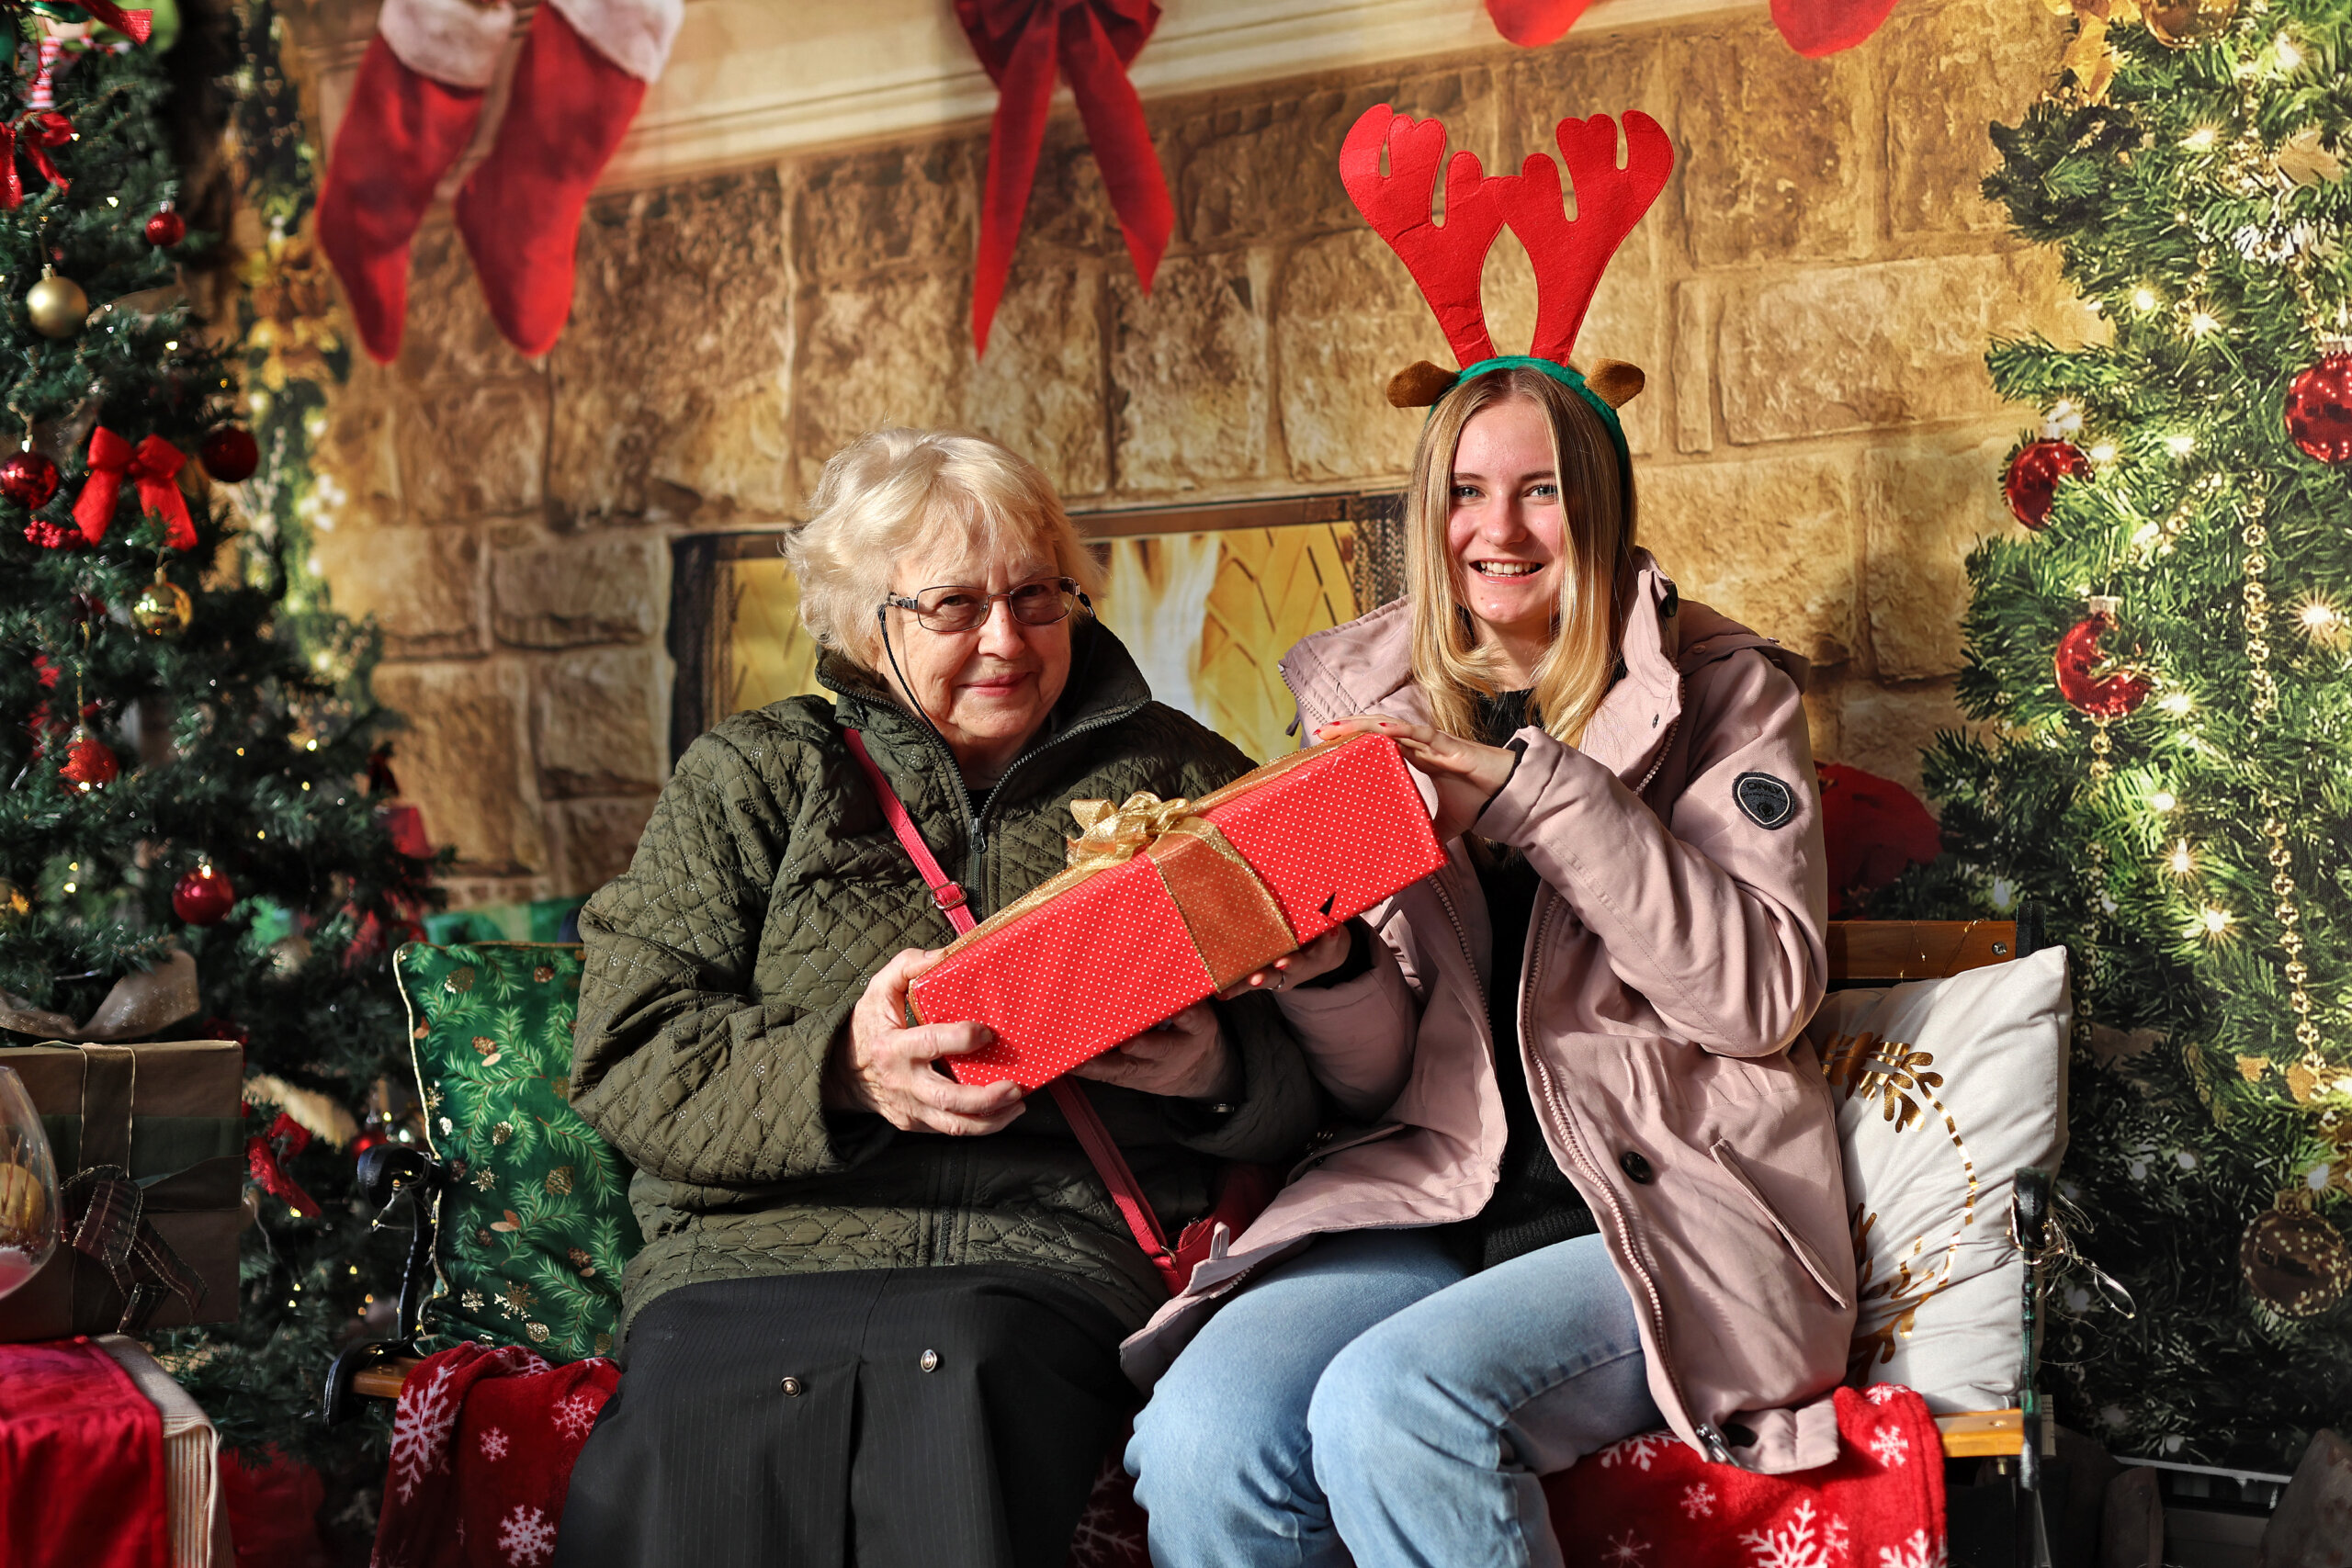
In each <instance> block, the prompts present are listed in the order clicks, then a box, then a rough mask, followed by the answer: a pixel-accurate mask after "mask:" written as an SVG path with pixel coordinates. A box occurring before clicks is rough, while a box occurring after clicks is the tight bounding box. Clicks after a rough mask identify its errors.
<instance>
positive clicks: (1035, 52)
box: [956, 0, 1176, 354]
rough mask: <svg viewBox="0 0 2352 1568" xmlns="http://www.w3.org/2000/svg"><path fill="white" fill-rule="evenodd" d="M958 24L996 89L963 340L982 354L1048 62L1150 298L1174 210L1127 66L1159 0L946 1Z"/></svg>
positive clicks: (1043, 106) (1008, 263) (1048, 78)
mask: <svg viewBox="0 0 2352 1568" xmlns="http://www.w3.org/2000/svg"><path fill="white" fill-rule="evenodd" d="M956 21H957V22H959V23H961V24H962V25H963V28H964V35H965V36H966V37H967V38H968V39H971V40H972V51H973V52H974V53H976V54H978V56H979V57H980V63H981V64H982V65H983V66H985V67H986V68H987V69H988V73H989V80H990V81H993V82H994V83H995V84H996V85H997V105H996V118H995V119H994V120H993V121H992V122H991V123H990V124H989V174H988V189H987V193H986V195H985V196H984V197H982V200H981V206H980V249H979V257H978V263H977V265H975V267H974V269H973V277H972V341H973V343H974V344H975V345H976V347H977V351H978V352H979V353H983V354H985V353H987V352H988V346H989V322H990V321H993V320H994V319H995V317H996V307H997V301H998V299H1001V297H1002V296H1003V294H1004V285H1005V279H1006V278H1007V277H1008V276H1010V274H1011V273H1012V252H1013V247H1014V246H1015V245H1016V244H1017V243H1019V242H1020V239H1021V218H1022V214H1023V212H1025V211H1026V210H1027V209H1028V206H1029V187H1030V186H1031V185H1032V184H1034V183H1035V179H1036V175H1037V154H1038V152H1039V151H1040V150H1041V149H1042V148H1043V147H1044V146H1045V141H1046V111H1047V109H1048V108H1049V107H1051V105H1052V103H1053V97H1054V75H1055V71H1056V68H1057V66H1058V67H1059V70H1060V73H1061V74H1062V75H1063V76H1065V77H1067V78H1069V85H1070V91H1071V93H1072V94H1073V95H1075V96H1076V97H1077V99H1078V115H1079V118H1080V119H1081V120H1083V121H1085V123H1086V135H1087V140H1088V141H1091V142H1092V143H1093V146H1094V162H1095V164H1096V166H1097V167H1099V168H1100V169H1101V170H1102V171H1103V185H1104V186H1106V187H1108V189H1109V191H1110V196H1111V210H1112V211H1113V212H1114V213H1115V214H1116V215H1117V217H1118V220H1119V232H1120V233H1121V234H1123V235H1125V237H1126V242H1127V254H1128V255H1129V256H1131V257H1133V258H1134V260H1135V264H1136V277H1138V278H1139V279H1141V280H1142V283H1143V287H1144V291H1145V292H1146V293H1149V292H1150V290H1151V276H1152V274H1153V273H1154V272H1155V271H1157V270H1158V269H1159V257H1160V254H1161V253H1163V252H1165V251H1166V250H1167V249H1168V238H1169V236H1170V234H1171V233H1173V232H1174V231H1175V228H1176V204H1175V203H1174V202H1173V201H1171V200H1170V199H1169V196H1168V180H1167V177H1166V176H1165V175H1162V174H1161V173H1160V168H1159V153H1158V152H1154V151H1153V149H1152V145H1151V131H1150V130H1149V128H1148V127H1147V126H1146V125H1145V124H1144V118H1143V103H1142V101H1141V100H1140V99H1138V98H1137V97H1136V89H1135V85H1134V84H1133V83H1131V82H1129V81H1128V80H1127V66H1128V65H1129V64H1130V63H1131V62H1133V61H1134V60H1135V57H1136V53H1137V52H1138V51H1141V50H1142V48H1143V46H1144V40H1145V39H1148V38H1150V37H1151V29H1152V28H1154V27H1156V26H1158V25H1159V5H1158V3H1157V0H956Z"/></svg>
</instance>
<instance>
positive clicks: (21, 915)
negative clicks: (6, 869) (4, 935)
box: [0, 876, 33, 931]
mask: <svg viewBox="0 0 2352 1568" xmlns="http://www.w3.org/2000/svg"><path fill="white" fill-rule="evenodd" d="M32 912H33V901H32V900H31V899H30V898H28V897H25V890H24V889H23V888H21V887H19V886H17V885H16V884H15V883H13V882H11V881H9V880H8V879H7V878H6V877H5V876H0V931H14V930H16V929H17V927H18V926H20V925H23V924H24V923H25V921H26V920H27V919H28V918H29V917H30V916H31V914H32Z"/></svg>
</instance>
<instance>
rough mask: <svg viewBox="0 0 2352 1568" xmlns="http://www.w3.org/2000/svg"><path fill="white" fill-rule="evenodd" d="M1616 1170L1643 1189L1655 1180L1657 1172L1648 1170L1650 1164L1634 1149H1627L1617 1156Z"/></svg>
mask: <svg viewBox="0 0 2352 1568" xmlns="http://www.w3.org/2000/svg"><path fill="white" fill-rule="evenodd" d="M1617 1168H1618V1169H1620V1170H1622V1171H1623V1172H1624V1173H1625V1174H1626V1175H1627V1176H1628V1177H1630V1178H1631V1179H1633V1180H1634V1182H1636V1183H1638V1184H1639V1185H1641V1186H1644V1187H1647V1186H1648V1185H1649V1184H1650V1183H1651V1182H1653V1181H1656V1180H1657V1171H1655V1170H1652V1169H1651V1168H1650V1162H1649V1161H1647V1160H1645V1159H1644V1158H1643V1157H1642V1156H1641V1153H1640V1151H1638V1150H1635V1149H1627V1150H1626V1151H1625V1152H1624V1153H1623V1154H1622V1155H1619V1156H1617Z"/></svg>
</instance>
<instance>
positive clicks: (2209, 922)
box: [2197, 904, 2235, 937]
mask: <svg viewBox="0 0 2352 1568" xmlns="http://www.w3.org/2000/svg"><path fill="white" fill-rule="evenodd" d="M2234 919H2235V917H2234V916H2233V915H2232V914H2231V913H2230V912H2229V911H2228V910H2227V909H2224V908H2219V907H2218V906H2216V905H2212V904H2208V905H2206V906H2205V908H2202V909H2200V910H2199V911H2198V915H2197V921H2198V924H2199V926H2200V927H2201V928H2202V929H2203V931H2204V932H2205V934H2206V935H2207V936H2209V937H2218V936H2221V935H2222V933H2224V932H2226V931H2228V930H2229V929H2230V926H2231V924H2232V923H2233V920H2234Z"/></svg>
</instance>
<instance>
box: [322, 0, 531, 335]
mask: <svg viewBox="0 0 2352 1568" xmlns="http://www.w3.org/2000/svg"><path fill="white" fill-rule="evenodd" d="M514 25H515V14H514V12H513V11H511V10H509V9H508V8H507V7H506V6H503V5H502V6H478V5H474V4H472V3H471V0H386V3H385V6H384V9H383V12H382V14H381V16H380V17H379V19H378V21H377V32H376V37H375V38H374V39H371V40H369V42H368V53H367V55H366V57H365V58H364V59H362V60H361V61H360V62H359V75H358V79H357V80H356V82H354V83H353V85H352V90H351V107H350V109H349V110H348V112H346V113H345V116H344V120H343V126H342V128H341V129H340V130H337V131H336V132H335V138H334V150H333V151H332V152H330V153H329V154H328V156H327V174H326V180H325V182H324V184H323V186H322V188H321V189H320V191H319V246H320V248H321V249H322V250H323V251H325V252H326V255H327V260H328V261H329V262H330V263H331V264H332V265H334V270H335V276H337V277H340V278H341V279H342V280H343V291H344V298H345V301H346V302H347V303H348V304H349V305H350V307H351V314H352V318H353V320H354V321H356V323H357V325H358V328H359V340H360V342H361V343H362V344H365V345H366V347H367V350H368V354H369V355H370V356H372V357H373V358H375V359H376V360H377V361H379V363H390V360H391V358H392V356H393V355H396V354H398V353H399V352H400V347H401V323H402V321H404V319H405V318H406V316H407V313H408V243H409V241H410V239H411V238H412V237H413V236H414V234H415V233H416V226H417V224H418V223H419V222H421V221H423V220H424V209H426V208H427V207H429V206H430V205H432V201H433V190H434V187H435V186H436V185H438V184H439V183H440V181H441V176H442V175H446V174H447V173H448V172H449V169H450V167H451V166H452V165H453V164H456V163H457V161H458V157H459V156H460V155H461V154H462V153H463V152H465V150H466V144H467V142H469V141H471V140H472V139H473V133H474V122H475V121H476V120H477V119H479V118H481V100H482V89H483V88H484V87H486V86H488V85H490V78H491V75H492V73H493V72H494V71H495V70H496V69H497V64H498V57H499V54H500V53H501V51H503V49H504V47H505V42H506V39H507V36H508V34H509V33H510V32H511V31H512V29H513V28H514Z"/></svg>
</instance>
